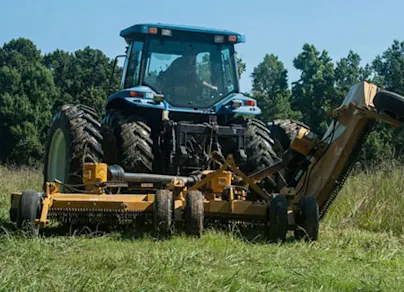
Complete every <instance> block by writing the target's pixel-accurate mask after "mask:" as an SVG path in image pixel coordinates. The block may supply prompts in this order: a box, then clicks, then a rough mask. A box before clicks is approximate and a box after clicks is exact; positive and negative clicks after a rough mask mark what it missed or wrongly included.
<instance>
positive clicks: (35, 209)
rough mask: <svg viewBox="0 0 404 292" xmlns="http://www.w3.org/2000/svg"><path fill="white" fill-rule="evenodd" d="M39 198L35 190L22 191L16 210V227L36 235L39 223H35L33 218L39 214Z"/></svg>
mask: <svg viewBox="0 0 404 292" xmlns="http://www.w3.org/2000/svg"><path fill="white" fill-rule="evenodd" d="M40 210H41V205H40V198H39V194H38V193H37V192H36V191H24V192H23V193H22V195H21V198H20V203H19V206H18V210H17V214H16V215H17V216H16V217H17V218H16V219H17V220H16V223H17V228H18V229H20V230H22V231H24V232H25V233H26V234H27V235H30V236H34V237H36V236H38V235H39V224H36V223H35V219H39V216H40Z"/></svg>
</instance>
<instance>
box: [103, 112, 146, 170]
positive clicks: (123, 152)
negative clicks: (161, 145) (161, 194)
mask: <svg viewBox="0 0 404 292" xmlns="http://www.w3.org/2000/svg"><path fill="white" fill-rule="evenodd" d="M102 133H103V137H104V144H103V150H104V153H105V162H106V163H108V164H119V165H120V166H122V167H123V169H124V170H125V171H127V172H137V173H151V172H152V171H153V160H154V154H153V140H152V138H151V128H150V127H149V126H148V125H147V123H146V122H145V121H144V120H143V119H141V118H139V117H136V116H134V115H133V114H125V113H124V112H123V111H120V110H117V109H112V110H109V112H108V113H107V115H106V116H105V118H104V119H103V122H102Z"/></svg>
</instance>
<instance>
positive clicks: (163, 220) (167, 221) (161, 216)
mask: <svg viewBox="0 0 404 292" xmlns="http://www.w3.org/2000/svg"><path fill="white" fill-rule="evenodd" d="M173 202H174V201H173V193H172V192H171V191H169V190H158V191H157V192H156V195H155V198H154V202H153V227H154V232H155V234H156V236H158V237H167V236H169V235H171V233H172V223H173V208H174V206H173Z"/></svg>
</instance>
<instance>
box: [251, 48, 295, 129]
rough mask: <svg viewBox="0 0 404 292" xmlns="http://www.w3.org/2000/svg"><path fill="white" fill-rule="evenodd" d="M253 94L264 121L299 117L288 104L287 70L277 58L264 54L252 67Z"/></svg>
mask: <svg viewBox="0 0 404 292" xmlns="http://www.w3.org/2000/svg"><path fill="white" fill-rule="evenodd" d="M251 77H252V80H253V86H252V89H253V96H254V97H255V98H256V99H257V101H258V105H259V107H260V108H261V110H262V114H261V119H262V120H264V121H265V122H268V121H270V120H274V119H280V118H292V119H300V118H301V114H300V112H297V111H293V110H292V109H291V106H290V97H291V96H290V94H291V93H290V90H289V88H288V72H287V70H286V69H285V66H284V64H283V63H282V62H281V61H280V60H279V58H278V57H277V56H275V55H273V54H271V55H268V54H267V55H265V57H264V60H263V61H262V62H261V63H260V64H258V66H257V67H255V68H254V71H253V73H252V74H251Z"/></svg>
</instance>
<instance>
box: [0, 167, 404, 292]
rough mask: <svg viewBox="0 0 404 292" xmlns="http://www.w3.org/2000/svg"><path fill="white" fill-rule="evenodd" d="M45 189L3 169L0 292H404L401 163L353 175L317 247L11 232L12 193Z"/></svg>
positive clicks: (211, 238)
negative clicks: (8, 222) (31, 235)
mask: <svg viewBox="0 0 404 292" xmlns="http://www.w3.org/2000/svg"><path fill="white" fill-rule="evenodd" d="M40 184H41V175H40V173H39V172H37V171H35V170H6V169H5V168H1V167H0V203H1V207H0V222H3V225H0V228H1V230H0V291H2V290H18V291H37V290H42V291H45V290H47V291H80V290H84V291H88V290H89V291H100V290H102V291H113V290H114V291H115V290H120V291H191V290H192V291H274V290H275V291H320V290H321V291H330V290H337V291H344V290H345V291H353V290H358V291H403V290H404V274H403V271H404V219H403V215H402V213H403V212H402V210H404V198H403V194H404V168H403V167H402V166H400V165H395V164H394V163H391V164H388V165H386V166H383V167H380V168H379V169H378V170H376V171H369V172H366V173H360V174H356V175H354V176H352V177H351V178H350V179H349V181H348V183H347V185H346V186H345V187H344V189H343V190H342V192H341V194H340V197H339V198H338V199H337V201H336V203H335V204H334V205H333V207H332V209H331V211H330V213H329V214H328V216H327V218H326V220H325V221H324V222H323V223H322V225H321V233H320V239H319V241H318V242H316V243H310V244H307V243H302V242H295V241H293V240H292V239H290V240H288V242H287V243H285V244H283V245H274V244H266V243H264V242H263V241H262V240H260V239H256V240H253V241H248V240H246V239H245V238H242V237H240V236H239V233H238V232H237V231H234V232H218V231H213V230H211V231H208V232H207V233H206V234H205V235H204V236H203V237H202V238H201V239H199V240H198V239H192V238H187V237H185V236H182V235H178V236H174V238H172V239H170V240H165V241H156V240H154V239H153V238H152V237H151V236H150V235H149V234H147V233H146V234H144V235H143V237H141V238H137V237H136V238H135V237H134V236H131V235H130V234H129V235H128V234H125V233H110V234H105V235H102V236H89V235H86V236H61V235H53V236H46V237H42V238H37V239H30V238H25V237H24V236H21V235H20V236H19V235H16V234H14V233H12V232H10V231H9V230H8V228H6V227H4V226H7V225H5V224H4V221H5V220H6V219H7V217H8V207H9V197H8V194H9V193H10V192H11V191H16V190H21V189H30V188H34V189H40Z"/></svg>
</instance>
